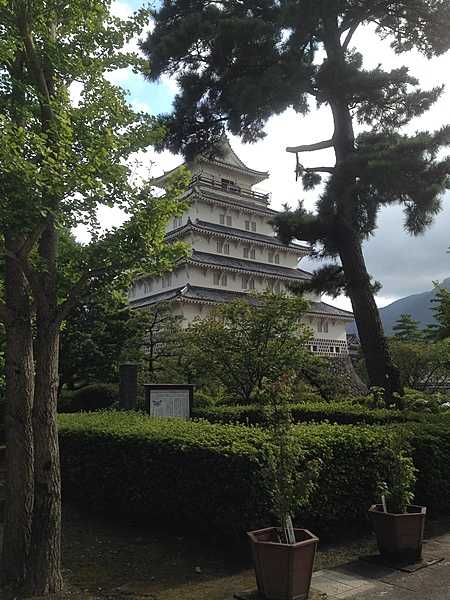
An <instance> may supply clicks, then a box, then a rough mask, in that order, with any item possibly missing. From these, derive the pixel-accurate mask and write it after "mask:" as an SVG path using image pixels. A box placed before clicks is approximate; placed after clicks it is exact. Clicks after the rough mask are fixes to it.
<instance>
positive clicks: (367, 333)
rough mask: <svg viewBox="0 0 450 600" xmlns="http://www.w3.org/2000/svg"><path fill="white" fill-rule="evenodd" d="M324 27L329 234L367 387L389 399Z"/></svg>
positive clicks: (340, 100)
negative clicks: (330, 165) (333, 209)
mask: <svg viewBox="0 0 450 600" xmlns="http://www.w3.org/2000/svg"><path fill="white" fill-rule="evenodd" d="M324 28H325V49H326V52H327V58H328V63H329V64H328V67H327V68H328V70H329V72H330V73H331V72H333V73H334V77H332V78H331V82H330V89H329V90H328V102H329V104H330V107H331V110H332V113H333V121H334V135H333V142H334V150H335V154H336V172H335V174H334V175H333V177H332V180H331V189H330V193H332V194H333V195H334V196H335V198H336V205H337V214H336V218H335V227H334V229H335V230H334V232H333V233H334V237H335V241H336V245H337V248H338V252H339V256H340V259H341V262H342V267H343V269H344V275H345V279H346V283H347V291H348V295H349V296H350V300H351V302H352V307H353V312H354V315H355V321H356V325H357V327H358V333H359V336H360V340H361V347H362V350H363V354H364V359H365V363H366V367H367V373H368V376H369V382H370V385H371V386H377V387H382V388H383V389H384V390H385V397H386V399H387V400H389V401H391V400H392V399H393V394H394V392H399V393H402V391H403V390H402V387H401V383H400V374H399V371H398V369H397V367H396V366H395V365H394V363H393V361H392V358H391V356H390V353H389V348H388V345H387V341H386V338H385V336H384V331H383V326H382V323H381V319H380V314H379V312H378V307H377V305H376V303H375V298H374V295H373V292H372V289H371V281H370V276H369V274H368V272H367V268H366V264H365V261H364V256H363V252H362V244H361V239H360V236H359V235H358V232H356V231H355V228H354V223H353V213H354V207H355V205H357V203H358V201H359V199H358V197H357V195H356V194H355V192H354V191H352V190H353V188H354V184H355V179H356V176H357V174H356V173H353V172H352V170H351V169H349V168H348V166H347V164H348V160H349V158H351V157H352V155H353V154H354V152H355V135H354V131H353V122H352V115H351V112H350V108H349V105H348V101H347V98H346V96H345V90H343V89H342V86H341V85H340V84H339V83H338V84H337V87H335V86H336V83H335V80H339V73H344V72H345V67H346V56H345V51H344V49H343V48H342V45H341V42H340V34H339V30H338V24H337V17H336V15H333V14H332V13H331V12H330V15H329V16H328V17H327V18H326V19H325V21H324ZM397 402H398V403H399V402H400V401H399V400H398V401H397Z"/></svg>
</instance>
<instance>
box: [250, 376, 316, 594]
mask: <svg viewBox="0 0 450 600" xmlns="http://www.w3.org/2000/svg"><path fill="white" fill-rule="evenodd" d="M291 382H292V380H291V378H290V377H289V376H288V375H286V376H284V377H282V378H280V379H279V380H277V381H275V382H273V383H270V384H267V385H266V386H264V387H263V388H262V392H261V397H260V401H262V402H263V405H264V407H265V410H266V412H267V421H268V423H269V427H268V432H269V436H270V444H269V446H268V451H267V463H266V468H265V470H264V476H265V479H266V482H267V485H268V486H269V489H270V495H271V499H272V510H273V513H274V515H275V517H276V518H277V521H278V527H266V528H264V529H259V530H257V531H252V532H249V533H248V536H249V538H250V543H251V546H252V552H253V561H254V566H255V574H256V581H257V585H258V590H259V592H260V593H261V594H262V596H263V597H264V598H267V600H303V599H305V598H308V594H309V588H310V585H311V576H312V570H313V566H314V558H315V553H316V547H317V543H318V541H319V540H318V538H317V537H316V536H314V535H313V534H312V533H311V532H309V531H307V530H306V529H294V528H293V526H292V521H291V515H293V514H295V513H296V512H297V510H298V509H299V508H300V507H301V506H304V505H305V504H306V503H307V501H308V497H309V495H310V492H311V490H312V487H313V485H314V480H315V479H316V477H317V474H318V470H319V461H318V460H314V461H309V462H306V459H305V456H304V455H303V454H301V453H300V452H299V448H298V444H297V443H296V439H295V434H294V431H293V426H292V421H291V415H290V411H289V401H290V398H291V392H292V383H291Z"/></svg>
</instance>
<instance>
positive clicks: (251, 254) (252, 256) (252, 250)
mask: <svg viewBox="0 0 450 600" xmlns="http://www.w3.org/2000/svg"><path fill="white" fill-rule="evenodd" d="M255 257H256V253H255V249H254V248H252V249H251V250H250V258H255Z"/></svg>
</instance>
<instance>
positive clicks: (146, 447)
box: [60, 412, 448, 539]
mask: <svg viewBox="0 0 450 600" xmlns="http://www.w3.org/2000/svg"><path fill="white" fill-rule="evenodd" d="M297 432H298V444H299V448H303V449H304V450H305V452H306V455H307V456H308V457H311V458H313V457H319V458H320V459H321V461H322V467H321V473H320V476H319V480H318V481H317V485H316V489H315V491H314V493H313V496H312V499H311V504H310V507H309V508H308V509H307V511H306V512H305V514H303V515H298V516H297V522H298V523H302V524H304V525H309V526H314V528H315V530H317V531H318V532H320V533H323V532H327V533H328V534H330V532H332V531H335V530H337V529H340V528H343V527H345V526H349V525H350V526H351V527H352V530H354V529H355V528H356V527H358V526H365V524H366V521H367V516H366V515H367V509H368V507H369V506H370V505H371V504H372V503H373V501H374V500H375V499H376V491H377V485H378V482H380V481H382V480H383V479H384V473H385V472H386V468H387V464H388V462H389V461H391V460H392V454H390V453H389V452H387V448H388V447H389V440H390V436H391V433H392V431H391V429H389V428H382V427H368V426H361V427H353V426H341V425H330V424H315V425H308V426H306V425H298V426H297ZM417 439H419V438H417ZM429 442H430V440H427V442H426V443H427V444H428V443H429ZM266 444H267V437H266V433H265V431H264V430H263V429H261V428H257V427H246V426H242V425H221V424H211V423H207V422H184V421H180V420H174V419H173V420H170V419H166V420H164V419H161V420H160V419H151V418H150V417H147V416H145V415H141V414H137V413H119V412H103V413H85V414H72V415H69V414H67V415H60V449H61V465H62V475H63V492H64V495H65V498H70V499H72V500H75V501H76V502H78V503H80V504H83V505H85V506H87V507H89V508H90V509H95V510H99V511H109V512H110V513H112V514H114V515H121V516H124V517H127V518H132V519H140V520H141V521H142V522H143V523H145V524H152V523H158V524H162V525H163V526H171V527H177V528H180V527H181V528H182V529H184V530H185V529H190V530H195V531H196V532H199V533H203V534H206V535H208V536H213V537H217V538H220V539H226V538H228V539H229V538H236V536H241V535H242V533H243V532H244V531H246V530H248V529H251V528H254V527H261V526H265V525H267V524H270V523H272V522H273V520H272V518H271V516H270V506H271V501H270V494H269V491H268V489H267V488H266V485H265V483H264V481H263V477H262V471H263V468H264V462H265V446H266ZM420 449H421V444H420V442H418V445H417V448H416V452H419V453H420ZM439 468H440V463H439V465H437V466H436V469H439ZM421 485H422V487H423V488H426V481H425V482H422V483H421ZM447 501H448V499H447Z"/></svg>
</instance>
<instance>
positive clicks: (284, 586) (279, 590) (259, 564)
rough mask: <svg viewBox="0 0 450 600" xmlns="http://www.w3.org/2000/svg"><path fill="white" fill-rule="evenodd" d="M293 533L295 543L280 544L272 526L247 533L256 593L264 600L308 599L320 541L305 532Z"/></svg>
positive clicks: (301, 530)
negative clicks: (253, 566)
mask: <svg viewBox="0 0 450 600" xmlns="http://www.w3.org/2000/svg"><path fill="white" fill-rule="evenodd" d="M294 532H295V539H296V540H297V542H296V543H295V544H280V543H279V542H278V536H277V529H276V528H275V527H269V528H267V529H259V530H258V531H251V532H249V533H248V534H247V535H248V536H249V538H250V543H251V546H252V552H253V563H254V565H255V574H256V582H257V584H258V591H259V593H260V594H261V595H262V596H263V597H264V598H266V599H267V600H304V599H306V598H308V594H309V588H310V585H311V576H312V570H313V566H314V557H315V555H316V547H317V543H318V541H319V539H318V538H317V537H316V536H315V535H313V534H312V533H310V532H309V531H307V530H306V529H294Z"/></svg>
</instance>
